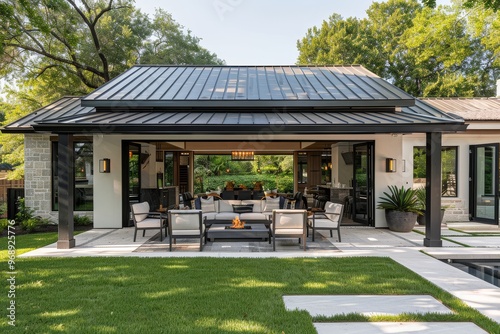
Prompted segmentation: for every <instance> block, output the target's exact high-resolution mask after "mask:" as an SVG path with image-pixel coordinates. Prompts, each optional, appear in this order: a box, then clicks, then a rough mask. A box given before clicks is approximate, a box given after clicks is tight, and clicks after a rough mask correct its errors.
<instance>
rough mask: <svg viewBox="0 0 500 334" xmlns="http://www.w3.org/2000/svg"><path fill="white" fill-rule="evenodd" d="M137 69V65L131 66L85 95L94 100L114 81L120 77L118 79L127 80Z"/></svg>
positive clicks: (104, 92) (111, 86) (110, 86)
mask: <svg viewBox="0 0 500 334" xmlns="http://www.w3.org/2000/svg"><path fill="white" fill-rule="evenodd" d="M137 71H139V67H132V68H130V69H129V70H128V71H126V72H124V73H122V74H121V75H119V76H118V77H116V78H114V79H113V80H111V81H108V82H106V83H105V84H104V85H102V86H101V87H99V89H96V90H94V91H93V92H92V93H90V94H89V95H87V98H88V99H90V100H96V99H97V98H98V97H99V98H100V97H101V96H102V95H103V94H106V92H107V90H108V89H111V88H113V87H114V86H113V84H114V83H115V81H116V80H117V79H118V78H120V80H127V78H130V77H131V76H134V74H135V73H136V72H137Z"/></svg>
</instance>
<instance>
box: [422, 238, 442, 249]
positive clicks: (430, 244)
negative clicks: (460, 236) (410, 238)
mask: <svg viewBox="0 0 500 334" xmlns="http://www.w3.org/2000/svg"><path fill="white" fill-rule="evenodd" d="M424 246H425V247H443V241H442V240H431V239H427V238H424Z"/></svg>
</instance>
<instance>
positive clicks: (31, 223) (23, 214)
mask: <svg viewBox="0 0 500 334" xmlns="http://www.w3.org/2000/svg"><path fill="white" fill-rule="evenodd" d="M17 208H18V212H17V214H16V221H17V223H18V224H19V225H20V226H21V228H22V229H23V230H25V231H27V232H28V233H31V232H34V231H35V230H36V229H37V228H38V227H42V226H47V225H49V224H51V223H52V222H51V221H50V220H49V219H47V218H42V217H39V216H35V215H34V213H35V210H34V209H33V208H30V207H27V206H26V202H25V200H24V198H20V199H19V200H18V201H17Z"/></svg>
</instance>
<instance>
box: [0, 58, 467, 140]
mask: <svg viewBox="0 0 500 334" xmlns="http://www.w3.org/2000/svg"><path fill="white" fill-rule="evenodd" d="M215 73H216V74H217V75H215ZM465 127H466V126H465V125H464V120H463V119H461V118H459V117H453V116H450V115H449V114H447V113H445V112H443V111H441V110H439V109H438V108H436V107H433V106H431V105H430V104H428V103H426V102H424V101H420V100H418V99H415V98H413V97H411V96H410V95H408V94H407V93H405V92H403V91H401V90H400V89H399V88H397V87H395V86H393V85H391V84H389V83H387V82H386V81H384V80H382V79H381V78H379V77H377V76H376V75H374V74H373V73H371V72H369V71H368V70H366V69H364V68H363V67H361V66H325V67H305V66H227V67H226V66H135V67H133V68H131V69H130V70H129V71H127V72H125V73H124V74H122V75H121V76H119V77H117V78H115V79H113V80H112V81H110V82H108V83H107V84H105V85H103V86H101V87H99V88H98V89H96V90H95V91H94V92H93V93H91V94H89V95H87V96H85V97H83V98H78V97H67V98H62V99H60V100H58V101H56V102H54V103H52V104H50V105H48V106H45V107H43V108H41V109H38V110H37V111H35V112H34V113H32V114H30V115H28V116H26V117H24V118H22V119H20V120H18V121H17V122H14V123H11V124H9V125H7V126H6V127H4V128H3V129H2V131H3V132H13V133H16V132H33V131H35V132H36V131H45V132H55V133H57V132H71V133H97V132H113V133H184V134H192V133H226V134H227V133H234V134H239V133H310V134H315V133H387V132H396V133H409V132H431V131H439V132H447V131H463V130H465ZM263 131H264V132H263ZM266 131H267V132H266ZM269 131H271V132H269Z"/></svg>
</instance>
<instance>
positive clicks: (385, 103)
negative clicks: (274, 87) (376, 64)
mask: <svg viewBox="0 0 500 334" xmlns="http://www.w3.org/2000/svg"><path fill="white" fill-rule="evenodd" d="M81 105H82V106H83V107H95V108H99V107H105V108H112V107H116V108H136V109H140V108H152V107H153V108H158V107H163V108H170V107H171V108H176V107H178V108H186V107H192V108H200V107H201V108H212V107H216V108H228V107H229V108H242V107H243V108H287V107H288V108H297V107H299V108H315V107H322V108H324V107H356V108H357V107H363V108H376V107H393V108H396V107H411V106H414V105H415V99H394V100H288V101H283V100H277V101H273V100H232V101H227V100H196V101H193V100H183V101H175V100H174V101H143V100H141V101H137V100H135V101H130V100H126V101H121V100H120V101H118V100H113V101H111V100H110V101H96V100H85V99H82V100H81Z"/></svg>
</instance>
